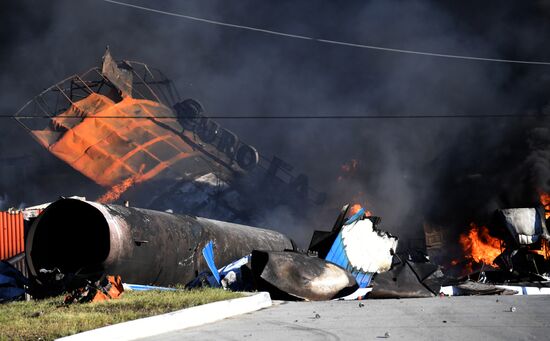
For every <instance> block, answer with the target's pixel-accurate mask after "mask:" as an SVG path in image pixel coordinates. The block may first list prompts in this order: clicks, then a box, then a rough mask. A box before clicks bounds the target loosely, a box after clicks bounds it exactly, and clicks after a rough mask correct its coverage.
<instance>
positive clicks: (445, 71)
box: [0, 0, 550, 244]
mask: <svg viewBox="0 0 550 341" xmlns="http://www.w3.org/2000/svg"><path fill="white" fill-rule="evenodd" d="M132 3H135V4H141V5H144V6H151V7H155V8H159V9H162V10H167V11H174V12H181V13H185V14H188V15H193V16H199V17H205V18H209V19H214V20H221V21H227V22H231V23H238V24H242V25H248V26H254V27H261V28H265V29H271V30H277V31H283V32H288V33H295V34H300V35H305V36H311V37H317V38H324V39H332V40H343V41H347V42H356V43H363V44H369V45H380V46H387V47H395V48H401V49H411V50H421V51H429V52H435V53H447V54H458V55H475V56H480V57H490V58H500V59H525V60H539V61H544V60H550V48H549V47H548V44H547V42H548V41H549V39H548V38H549V36H550V21H549V20H548V19H549V16H550V8H549V7H548V6H547V5H546V4H545V3H544V2H543V1H530V2H526V3H524V2H517V1H483V2H479V1H460V2H452V3H448V2H442V1H414V0H413V1H397V0H391V1H347V2H345V3H341V2H335V1H324V2H315V3H313V2H311V1H277V2H273V3H258V2H257V1H239V2H234V3H228V2H227V1H215V0H208V1H193V2H180V1H163V2H162V3H159V2H155V1H132ZM0 6H1V11H0V13H1V14H0V16H1V19H2V20H0V25H1V26H0V41H1V43H2V45H1V46H2V50H1V53H0V67H1V70H2V72H1V73H0V93H1V98H2V101H1V102H0V109H1V110H0V113H1V114H10V113H14V112H15V111H17V109H18V108H19V107H21V106H22V105H23V104H24V103H25V102H26V101H27V100H28V99H30V98H31V97H33V96H35V95H36V94H37V93H39V92H40V91H41V90H42V89H43V88H45V87H47V86H49V85H51V84H53V83H55V82H57V81H59V80H60V79H62V78H65V77H67V76H69V75H71V74H74V73H78V72H81V71H84V70H85V69H87V68H89V67H91V66H94V65H97V64H98V63H99V62H100V57H101V55H102V54H103V51H104V49H105V46H106V45H109V46H110V49H111V51H112V53H113V54H114V56H115V57H116V58H124V59H128V60H139V61H143V62H146V63H148V64H149V65H153V66H156V67H158V68H160V69H162V70H164V72H165V73H166V74H167V75H169V76H170V77H171V78H172V79H173V80H174V81H175V83H176V86H177V87H178V89H179V91H180V93H182V95H183V97H185V98H188V97H191V98H195V99H197V100H199V101H200V102H201V103H203V104H204V106H205V107H206V109H207V112H209V113H212V114H216V115H229V116H231V115H257V116H273V115H315V114H320V115H322V114H325V115H364V114H373V115H419V114H425V115H453V114H473V115H481V116H483V115H489V114H511V115H524V114H529V115H536V114H541V116H539V117H536V118H529V119H526V118H521V117H519V118H518V117H516V118H468V119H458V118H451V119H449V118H437V119H375V120H262V119H257V120H223V121H222V122H223V124H224V125H225V126H226V127H227V128H229V129H231V130H233V131H234V132H236V133H237V134H238V135H239V136H240V138H241V139H242V140H244V141H246V142H247V143H250V144H252V145H254V146H256V147H257V148H258V149H259V150H260V151H261V152H262V153H264V154H266V155H278V156H280V157H282V158H283V159H285V160H286V161H287V162H289V163H291V164H293V165H294V166H295V168H296V169H297V170H298V171H301V172H304V173H305V174H307V175H308V176H309V177H310V183H311V185H312V186H313V187H315V188H317V189H319V190H321V191H325V192H327V193H328V195H329V196H328V200H327V204H326V205H325V206H324V207H321V208H317V209H316V210H318V211H319V212H318V214H317V215H316V212H308V214H307V216H308V217H315V216H318V217H322V219H321V218H320V219H317V220H315V219H313V218H311V220H309V223H308V224H307V225H308V226H304V222H303V220H300V223H299V224H298V223H296V221H298V220H296V219H295V216H294V214H293V213H289V211H288V210H287V209H285V208H277V209H275V210H274V214H273V216H272V219H270V220H269V221H267V222H266V223H267V224H270V225H272V226H275V227H277V228H280V229H285V230H288V229H289V228H292V229H296V230H299V231H300V233H296V235H297V236H299V238H300V239H302V240H301V241H300V242H301V243H302V244H304V243H306V242H307V240H306V239H307V236H309V233H310V232H309V231H310V230H312V229H313V228H323V227H329V226H330V225H331V224H332V221H328V220H327V219H332V217H331V216H330V214H325V213H321V212H334V218H335V216H336V213H337V210H338V207H339V206H340V205H342V204H344V203H345V202H347V201H350V200H352V199H355V198H358V199H359V200H360V201H367V202H368V205H367V206H368V208H369V209H371V210H372V211H374V213H375V214H377V215H380V216H382V217H383V223H384V228H386V229H388V230H390V231H392V232H394V233H396V234H398V235H401V236H404V237H405V238H410V239H415V238H422V237H423V233H422V224H423V223H424V222H433V223H437V224H439V225H445V226H449V227H450V228H453V229H461V228H463V227H465V226H467V224H468V222H470V221H474V220H484V219H486V217H487V216H488V215H489V214H490V212H491V211H492V210H493V209H494V208H497V207H510V206H518V205H532V204H533V203H534V202H535V201H536V200H537V198H536V197H537V193H536V191H537V190H548V189H549V187H550V185H549V183H548V180H549V177H548V174H550V173H549V170H550V169H549V167H550V165H549V161H548V151H549V140H548V139H549V138H548V128H549V127H548V126H549V125H548V119H547V118H546V117H545V116H542V115H546V114H547V113H548V111H547V110H546V109H545V108H546V107H547V105H548V97H547V89H549V85H550V68H549V67H548V66H532V65H524V64H507V63H491V62H483V61H466V60H457V59H443V58H435V57H426V56H415V55H404V54H396V53H390V52H381V51H373V50H364V49H356V48H350V47H342V46H335V45H328V44H322V43H318V42H314V41H306V40H299V39H289V38H284V37H280V36H270V35H267V34H263V33H258V32H250V31H244V30H240V29H233V28H223V27H218V26H213V25H207V24H203V23H197V22H192V21H186V20H181V19H177V18H173V17H168V16H163V15H159V14H153V13H147V12H143V11H138V10H135V9H130V8H123V7H120V6H116V5H112V4H108V3H105V2H103V1H100V0H84V1H78V2H76V1H69V0H56V1H48V2H44V1H38V0H36V1H31V0H25V1H16V0H6V1H3V2H2V4H1V5H0ZM1 125H2V134H1V136H0V150H1V151H2V164H3V165H5V164H7V163H9V164H10V165H13V166H12V167H11V168H10V167H7V166H6V167H4V168H3V169H4V170H3V172H4V174H3V175H2V179H1V181H0V183H1V187H0V195H3V194H4V193H5V194H6V195H7V196H8V201H10V203H9V205H17V204H19V203H20V202H22V201H25V202H27V203H31V204H32V203H40V202H42V201H46V200H52V199H55V197H56V196H58V195H64V194H83V195H88V196H90V197H92V198H93V197H95V196H96V195H97V194H98V193H101V191H102V189H101V188H99V187H98V186H96V185H95V184H93V183H92V182H91V181H90V180H88V179H86V178H84V177H83V176H81V175H79V174H75V172H74V171H72V169H70V168H69V167H68V166H66V165H64V164H63V163H62V162H61V161H59V160H57V159H55V158H54V157H52V156H51V155H49V154H48V153H47V152H45V151H44V150H42V149H41V148H40V147H39V146H38V145H37V143H35V142H34V141H32V139H31V138H30V136H28V135H27V134H26V133H25V131H24V130H23V129H22V128H20V127H19V126H18V125H17V124H15V122H13V121H11V120H6V119H2V123H1ZM352 159H355V160H357V161H358V167H357V170H356V171H355V172H354V173H353V174H352V175H345V176H344V179H343V180H341V181H338V180H337V179H338V177H339V176H341V175H342V174H341V173H342V171H341V169H340V166H341V165H342V164H344V163H346V162H349V161H350V160H352ZM5 169H8V170H5ZM23 169H24V170H23ZM21 172H25V174H24V175H25V176H24V177H21ZM362 203H364V202H362ZM328 217H331V218H328ZM311 225H314V226H311ZM289 226H291V227H289Z"/></svg>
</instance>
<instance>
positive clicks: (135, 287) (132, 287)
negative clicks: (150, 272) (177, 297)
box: [122, 283, 176, 291]
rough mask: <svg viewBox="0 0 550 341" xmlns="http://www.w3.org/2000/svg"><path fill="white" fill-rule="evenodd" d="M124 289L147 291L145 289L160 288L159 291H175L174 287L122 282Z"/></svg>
mask: <svg viewBox="0 0 550 341" xmlns="http://www.w3.org/2000/svg"><path fill="white" fill-rule="evenodd" d="M122 285H123V287H124V290H133V291H147V290H160V291H176V289H175V288H167V287H156V286H154V285H142V284H129V283H123V284H122Z"/></svg>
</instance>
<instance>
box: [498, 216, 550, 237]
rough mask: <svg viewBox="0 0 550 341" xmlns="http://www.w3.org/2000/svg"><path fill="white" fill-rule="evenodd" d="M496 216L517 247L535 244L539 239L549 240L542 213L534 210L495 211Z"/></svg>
mask: <svg viewBox="0 0 550 341" xmlns="http://www.w3.org/2000/svg"><path fill="white" fill-rule="evenodd" d="M497 216H499V218H500V220H501V223H502V224H503V225H504V226H506V228H507V229H508V231H510V233H511V234H512V236H513V237H514V240H515V241H516V242H517V243H518V244H519V245H530V244H533V243H536V242H537V241H538V240H539V238H540V237H542V238H544V239H546V240H548V239H550V235H549V234H548V230H547V228H546V219H545V217H544V212H541V211H540V210H538V209H536V208H509V209H503V210H497Z"/></svg>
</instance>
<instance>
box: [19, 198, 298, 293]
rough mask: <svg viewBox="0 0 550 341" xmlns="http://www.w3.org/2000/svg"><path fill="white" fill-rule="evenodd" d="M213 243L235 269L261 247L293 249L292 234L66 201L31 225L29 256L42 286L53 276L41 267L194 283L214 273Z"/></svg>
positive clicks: (218, 254) (218, 255)
mask: <svg viewBox="0 0 550 341" xmlns="http://www.w3.org/2000/svg"><path fill="white" fill-rule="evenodd" d="M210 240H212V241H213V242H214V245H215V248H216V250H215V255H216V257H215V262H216V264H228V263H230V262H232V261H234V260H235V259H239V258H241V257H243V256H245V255H247V254H249V253H250V252H251V251H252V250H255V249H259V250H271V251H283V250H285V249H292V248H293V243H292V241H291V240H290V239H289V238H288V237H286V236H285V235H283V234H281V233H278V232H275V231H270V230H265V229H261V228H255V227H251V226H244V225H238V224H232V223H227V222H222V221H216V220H211V219H205V218H200V217H194V216H189V215H175V214H170V213H166V212H158V211H152V210H146V209H140V208H133V207H124V206H117V205H103V204H99V203H96V202H89V201H83V200H77V199H61V200H58V201H56V202H54V203H53V204H51V205H50V206H48V208H46V209H45V210H44V212H43V213H42V214H40V216H39V217H38V218H37V219H36V221H35V222H34V223H33V225H32V226H31V228H30V230H29V234H28V237H27V251H26V254H27V263H28V265H29V272H30V274H31V275H32V276H34V277H35V278H36V279H37V280H38V281H41V278H42V277H43V276H45V275H43V273H44V272H40V270H41V269H46V270H53V269H56V268H57V269H59V270H60V271H61V272H62V273H64V274H77V276H76V277H77V278H76V280H78V279H82V278H85V279H92V280H93V279H96V278H98V277H100V276H102V275H104V274H112V275H121V276H122V278H123V280H124V281H126V282H129V283H137V284H151V285H161V286H165V285H173V284H186V283H188V282H189V281H191V280H193V279H194V278H195V277H196V276H197V274H199V273H201V272H203V271H207V270H208V265H207V264H206V262H205V261H204V259H203V257H202V256H201V252H200V251H201V250H202V248H203V247H204V246H205V245H206V244H207V243H208V242H209V241H210ZM67 277H70V276H67ZM46 280H47V278H44V281H46ZM68 285H70V284H68Z"/></svg>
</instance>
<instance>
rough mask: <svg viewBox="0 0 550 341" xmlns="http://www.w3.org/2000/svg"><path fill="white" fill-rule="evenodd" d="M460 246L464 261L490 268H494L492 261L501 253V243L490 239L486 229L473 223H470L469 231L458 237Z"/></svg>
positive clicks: (496, 239)
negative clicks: (489, 266)
mask: <svg viewBox="0 0 550 341" xmlns="http://www.w3.org/2000/svg"><path fill="white" fill-rule="evenodd" d="M460 245H461V246H462V249H463V251H464V256H465V258H466V259H468V260H470V261H472V262H476V263H483V264H486V265H491V266H496V264H494V260H495V258H497V257H498V256H499V255H500V254H501V253H502V251H503V249H502V242H501V241H500V240H499V239H498V238H495V237H492V236H491V235H490V234H489V229H488V228H487V227H485V226H477V225H476V224H475V223H471V224H470V230H469V231H468V232H466V233H465V234H462V235H461V236H460Z"/></svg>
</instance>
